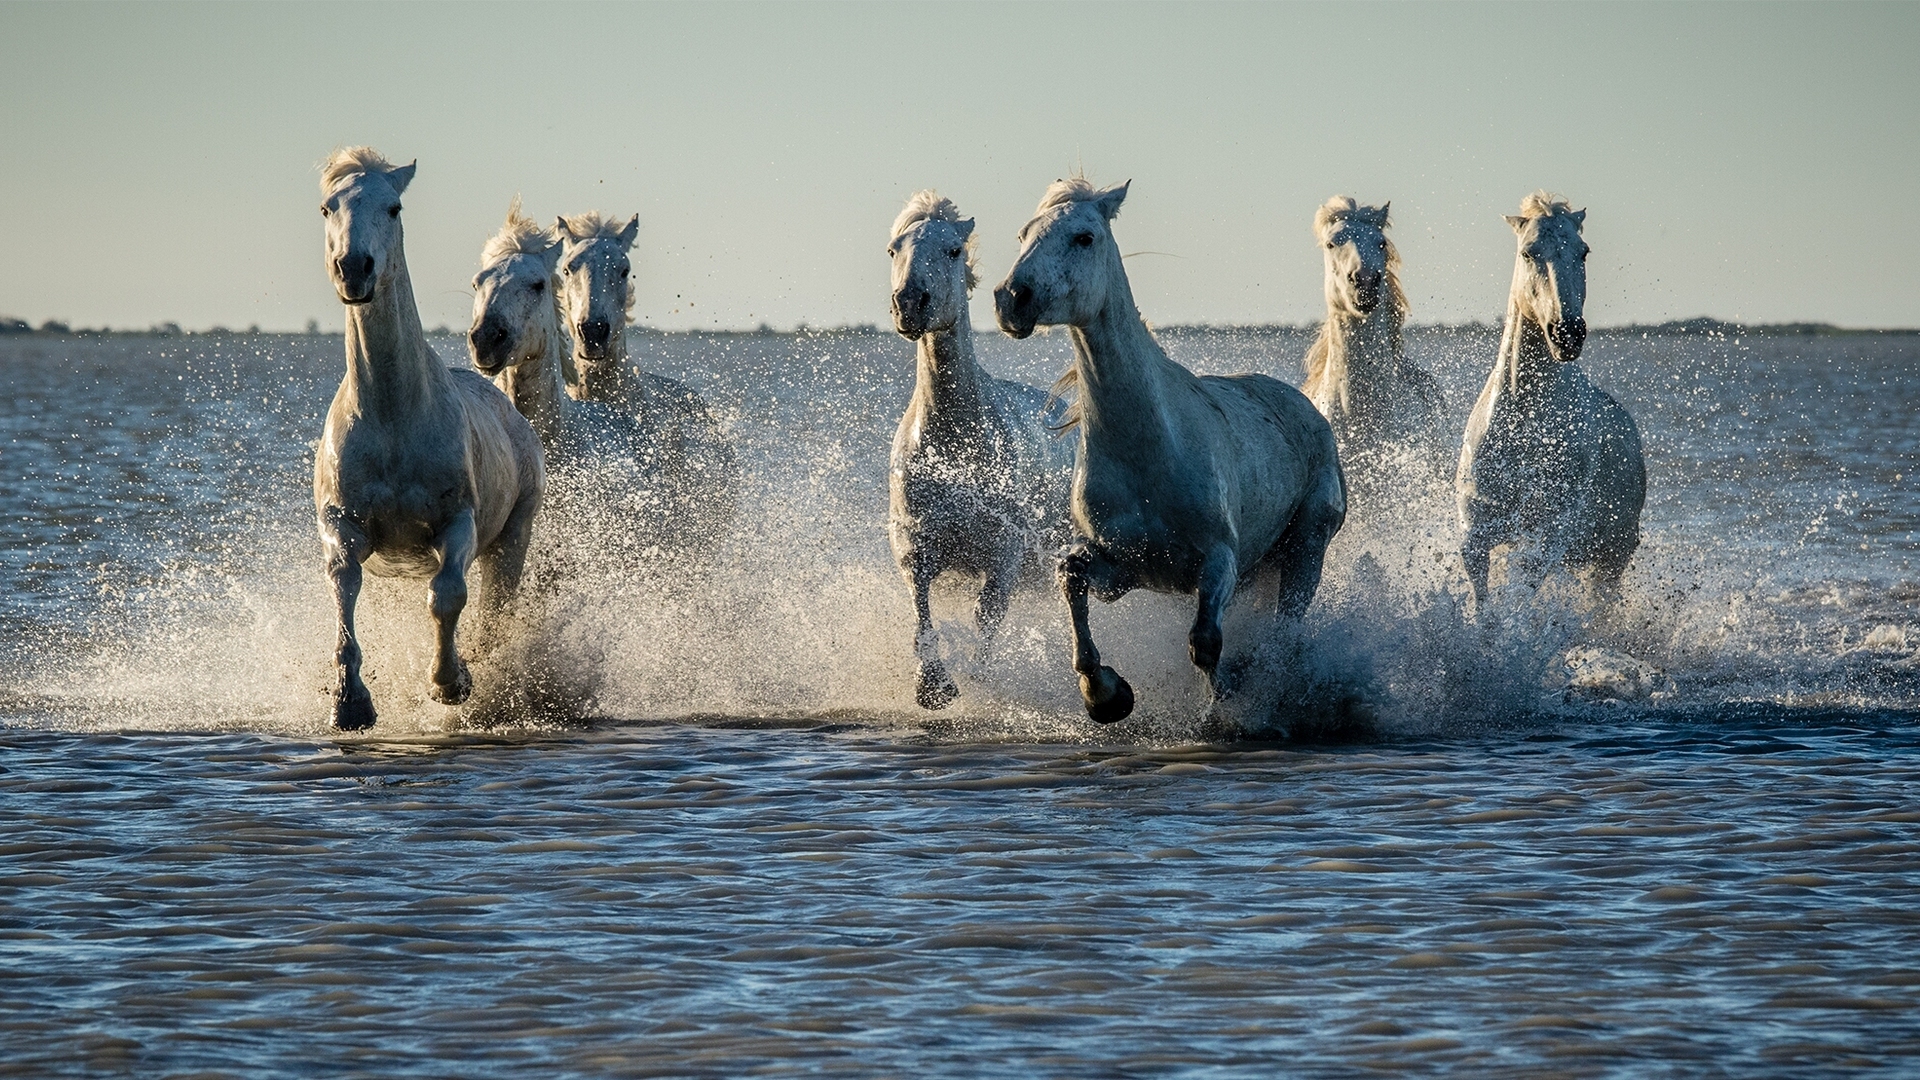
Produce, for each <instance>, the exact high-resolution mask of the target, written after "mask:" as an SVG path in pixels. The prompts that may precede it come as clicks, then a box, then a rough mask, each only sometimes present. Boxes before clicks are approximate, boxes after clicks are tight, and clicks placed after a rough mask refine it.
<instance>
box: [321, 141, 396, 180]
mask: <svg viewBox="0 0 1920 1080" xmlns="http://www.w3.org/2000/svg"><path fill="white" fill-rule="evenodd" d="M392 171H393V162H391V161H388V160H387V159H386V158H384V157H382V156H381V155H380V151H378V150H375V149H374V148H373V147H371V146H343V147H341V148H340V149H338V150H335V151H334V152H333V154H332V155H331V156H329V157H328V158H327V160H326V161H325V162H323V163H322V164H321V166H320V190H321V191H331V190H333V187H334V185H335V184H338V183H340V182H341V181H342V180H345V179H346V178H347V177H349V176H354V175H357V174H359V173H370V172H392Z"/></svg>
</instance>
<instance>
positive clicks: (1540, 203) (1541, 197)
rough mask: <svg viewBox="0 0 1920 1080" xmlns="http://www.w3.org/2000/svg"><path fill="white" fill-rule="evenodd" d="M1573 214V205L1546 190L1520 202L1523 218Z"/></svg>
mask: <svg viewBox="0 0 1920 1080" xmlns="http://www.w3.org/2000/svg"><path fill="white" fill-rule="evenodd" d="M1571 213H1573V204H1572V203H1570V202H1568V201H1567V200H1565V199H1563V198H1561V197H1560V196H1558V195H1555V194H1553V193H1552V192H1550V191H1546V190H1544V189H1542V190H1540V191H1536V192H1534V193H1533V194H1531V195H1529V196H1527V197H1526V198H1524V199H1521V200H1520V216H1521V217H1523V218H1550V217H1559V216H1560V215H1562V214H1571Z"/></svg>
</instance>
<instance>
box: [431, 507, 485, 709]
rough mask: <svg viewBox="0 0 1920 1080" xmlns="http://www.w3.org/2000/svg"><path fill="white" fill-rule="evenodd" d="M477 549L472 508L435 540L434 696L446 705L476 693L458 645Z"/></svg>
mask: <svg viewBox="0 0 1920 1080" xmlns="http://www.w3.org/2000/svg"><path fill="white" fill-rule="evenodd" d="M473 549H474V535H473V509H472V508H471V507H469V508H468V509H465V510H462V511H460V513H459V515H458V516H456V517H455V518H454V519H453V521H452V522H451V523H450V524H448V525H447V527H446V528H445V529H443V530H441V532H440V535H439V536H438V537H437V538H436V539H435V541H434V552H435V554H437V555H439V556H440V572H439V573H437V574H435V575H433V581H432V582H431V583H430V584H429V585H428V586H427V605H428V608H429V610H431V611H432V612H433V622H434V626H435V627H436V628H438V630H439V633H440V643H439V651H438V653H436V654H435V656H434V659H433V690H432V696H433V700H435V701H437V702H439V703H440V704H442V705H458V704H460V703H462V702H464V701H466V700H467V696H468V695H469V694H471V693H473V676H472V675H471V674H470V673H469V672H468V671H467V664H466V661H464V660H462V659H460V653H459V650H458V649H457V648H455V645H454V635H455V632H456V631H457V630H458V628H459V625H460V613H461V612H462V611H464V610H466V607H467V568H468V567H469V566H471V565H472V564H473V556H474V550H473Z"/></svg>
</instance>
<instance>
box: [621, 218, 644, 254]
mask: <svg viewBox="0 0 1920 1080" xmlns="http://www.w3.org/2000/svg"><path fill="white" fill-rule="evenodd" d="M639 238H640V215H639V214H635V215H633V220H631V221H629V222H627V227H626V228H624V229H621V230H620V243H621V244H623V245H625V246H626V247H632V246H633V242H634V241H635V240H638V239H639Z"/></svg>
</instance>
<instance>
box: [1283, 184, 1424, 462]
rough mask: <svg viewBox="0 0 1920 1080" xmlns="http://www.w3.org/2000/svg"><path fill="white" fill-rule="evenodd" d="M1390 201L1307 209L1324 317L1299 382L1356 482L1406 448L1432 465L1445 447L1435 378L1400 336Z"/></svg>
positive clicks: (1401, 302) (1402, 308) (1401, 299)
mask: <svg viewBox="0 0 1920 1080" xmlns="http://www.w3.org/2000/svg"><path fill="white" fill-rule="evenodd" d="M1388 205H1389V204H1387V203H1382V204H1380V205H1379V206H1362V205H1360V204H1359V203H1357V202H1355V201H1354V200H1353V199H1351V198H1348V197H1347V196H1345V195H1335V196H1334V197H1333V198H1331V199H1328V200H1327V201H1326V203H1325V205H1323V206H1321V207H1320V209H1319V210H1318V211H1317V212H1315V214H1314V215H1313V233H1314V236H1315V238H1317V239H1318V240H1319V241H1320V246H1321V247H1322V248H1323V249H1325V253H1326V293H1327V321H1326V322H1325V323H1323V324H1322V325H1321V327H1320V336H1319V337H1317V338H1315V339H1314V342H1313V345H1312V347H1310V348H1309V349H1308V350H1307V361H1306V369H1307V381H1306V384H1305V385H1304V386H1302V387H1301V390H1302V391H1304V392H1305V393H1306V395H1307V397H1309V398H1311V399H1312V400H1313V406H1314V408H1316V409H1319V410H1320V415H1322V416H1324V417H1326V418H1327V421H1328V422H1329V423H1330V424H1332V425H1333V435H1334V438H1335V440H1336V441H1338V443H1339V444H1340V463H1341V465H1342V466H1343V467H1344V468H1345V469H1346V471H1347V474H1348V476H1349V478H1351V479H1353V480H1355V481H1356V482H1357V481H1359V480H1360V479H1361V478H1362V477H1363V476H1364V475H1366V474H1368V473H1374V472H1377V471H1379V470H1380V469H1381V468H1382V467H1384V466H1386V465H1389V464H1390V463H1391V462H1392V460H1393V459H1394V458H1395V457H1397V456H1398V454H1399V453H1404V452H1405V451H1406V450H1412V451H1414V452H1415V453H1417V454H1418V455H1419V456H1420V458H1421V459H1422V465H1423V466H1426V467H1427V468H1428V469H1430V470H1431V471H1434V472H1437V471H1438V470H1439V468H1440V464H1439V463H1440V462H1441V461H1442V455H1443V454H1444V442H1443V440H1444V438H1445V436H1444V435H1443V434H1442V433H1443V432H1444V431H1445V426H1444V425H1445V421H1444V420H1443V418H1442V413H1443V410H1444V408H1445V402H1444V401H1443V400H1442V398H1441V396H1440V384H1439V383H1437V382H1435V381H1434V378H1433V376H1432V375H1429V374H1427V373H1426V372H1425V371H1423V370H1421V369H1420V368H1418V367H1416V366H1414V365H1413V364H1412V363H1410V362H1409V361H1408V360H1407V356H1406V349H1405V347H1404V346H1403V345H1402V344H1401V340H1400V328H1401V326H1402V324H1404V323H1405V322H1406V319H1407V294H1406V293H1405V292H1404V291H1402V290H1401V288H1400V253H1399V252H1398V251H1396V250H1395V249H1394V246H1393V241H1391V240H1389V239H1388V238H1387V232H1386V230H1387V207H1388ZM1443 475H1444V474H1443Z"/></svg>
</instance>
